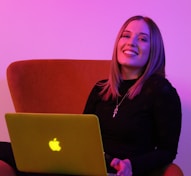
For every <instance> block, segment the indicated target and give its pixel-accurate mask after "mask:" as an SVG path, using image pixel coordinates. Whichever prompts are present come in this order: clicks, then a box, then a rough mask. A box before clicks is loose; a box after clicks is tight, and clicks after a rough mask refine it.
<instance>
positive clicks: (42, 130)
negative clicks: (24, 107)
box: [5, 113, 107, 176]
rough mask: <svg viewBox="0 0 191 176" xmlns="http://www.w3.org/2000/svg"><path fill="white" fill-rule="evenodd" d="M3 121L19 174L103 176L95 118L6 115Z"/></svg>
mask: <svg viewBox="0 0 191 176" xmlns="http://www.w3.org/2000/svg"><path fill="white" fill-rule="evenodd" d="M5 119H6V123H7V127H8V132H9V136H10V140H11V144H12V148H13V153H14V157H15V161H16V165H17V168H18V169H19V170H20V171H23V172H31V173H47V174H51V173H54V174H66V175H88V176H105V175H107V171H106V164H105V159H104V152H103V145H102V139H101V133H100V127H99V121H98V118H97V116H96V115H93V114H52V113H50V114H48V113H7V114H5Z"/></svg>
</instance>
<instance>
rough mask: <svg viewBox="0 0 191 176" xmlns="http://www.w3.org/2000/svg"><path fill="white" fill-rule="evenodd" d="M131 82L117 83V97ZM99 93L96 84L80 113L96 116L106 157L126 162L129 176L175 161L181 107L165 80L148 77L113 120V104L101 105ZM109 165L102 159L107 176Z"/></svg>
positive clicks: (123, 92)
mask: <svg viewBox="0 0 191 176" xmlns="http://www.w3.org/2000/svg"><path fill="white" fill-rule="evenodd" d="M103 81H106V80H103ZM135 81H136V80H124V81H123V82H122V83H121V85H120V87H119V91H120V93H121V95H122V96H121V97H123V95H124V94H125V93H126V92H127V90H128V89H129V88H130V87H131V86H132V85H133V84H134V83H135ZM100 90H101V88H100V87H99V86H97V84H96V85H95V86H94V88H93V89H92V91H91V93H90V95H89V98H88V100H87V104H86V106H85V109H84V113H86V114H96V115H97V116H98V118H99V121H100V128H101V133H102V139H103V145H104V151H105V153H106V154H108V155H109V156H111V157H117V158H120V159H125V158H128V159H130V161H131V164H132V168H133V176H134V175H141V176H142V175H144V174H146V173H149V172H150V171H152V170H153V169H157V168H160V167H163V166H165V165H167V164H169V163H171V162H172V161H173V160H174V159H175V157H176V154H177V148H178V141H179V136H180V130H181V103H180V99H179V96H178V94H177V92H176V89H175V88H173V87H172V85H171V84H170V83H169V81H168V80H167V79H165V78H162V77H159V76H156V75H155V76H151V77H150V78H149V79H148V80H147V81H146V82H145V84H144V85H143V88H142V91H141V93H140V94H139V95H137V96H136V97H135V98H134V99H133V100H130V99H128V98H126V99H125V100H124V101H123V102H122V104H121V105H120V106H119V110H118V113H117V115H116V116H115V118H113V111H114V109H115V106H116V100H112V99H110V100H108V101H103V100H102V98H101V96H100V95H99V92H100ZM119 101H120V99H119ZM109 162H110V161H107V159H106V163H107V169H108V172H114V170H113V169H112V168H110V167H109Z"/></svg>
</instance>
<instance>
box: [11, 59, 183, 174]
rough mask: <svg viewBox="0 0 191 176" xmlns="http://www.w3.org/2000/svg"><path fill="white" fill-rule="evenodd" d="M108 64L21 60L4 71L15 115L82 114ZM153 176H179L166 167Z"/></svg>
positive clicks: (176, 169)
mask: <svg viewBox="0 0 191 176" xmlns="http://www.w3.org/2000/svg"><path fill="white" fill-rule="evenodd" d="M109 66H110V61H108V60H67V59H66V60H64V59H62V60H55V59H47V60H25V61H16V62H13V63H12V64H10V65H9V67H8V69H7V81H8V85H9V89H10V93H11V96H12V100H13V104H14V107H15V110H16V112H40V113H45V112H48V113H82V112H83V108H84V106H85V103H86V100H87V97H88V95H89V92H90V90H91V88H92V87H93V85H94V84H95V83H96V82H97V81H98V80H101V79H105V78H107V77H108V70H109ZM153 176H183V173H182V171H181V169H180V167H179V166H178V165H176V164H170V165H169V166H168V167H167V168H165V170H164V171H162V170H160V171H156V172H155V173H153Z"/></svg>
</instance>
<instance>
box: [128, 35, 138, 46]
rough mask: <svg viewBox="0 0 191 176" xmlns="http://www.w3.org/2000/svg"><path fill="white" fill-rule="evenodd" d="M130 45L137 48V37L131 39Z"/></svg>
mask: <svg viewBox="0 0 191 176" xmlns="http://www.w3.org/2000/svg"><path fill="white" fill-rule="evenodd" d="M128 45H130V46H137V39H136V37H131V38H129V40H128Z"/></svg>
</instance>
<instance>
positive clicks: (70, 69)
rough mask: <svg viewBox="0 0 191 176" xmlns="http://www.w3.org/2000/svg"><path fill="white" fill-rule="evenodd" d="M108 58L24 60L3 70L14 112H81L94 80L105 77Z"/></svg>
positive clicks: (106, 75)
mask: <svg viewBox="0 0 191 176" xmlns="http://www.w3.org/2000/svg"><path fill="white" fill-rule="evenodd" d="M109 65H110V61H108V60H105V61H103V60H102V61H100V60H94V61H89V60H27V61H16V62H14V63H12V64H11V65H10V66H9V67H8V69H7V79H8V84H9V88H10V92H11V95H12V99H13V103H14V107H15V110H16V111H17V112H56V113H82V112H83V108H84V106H85V102H86V100H87V97H88V95H89V93H90V90H91V88H92V87H93V86H94V84H95V83H96V81H98V80H100V79H105V78H107V77H108V70H109Z"/></svg>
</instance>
